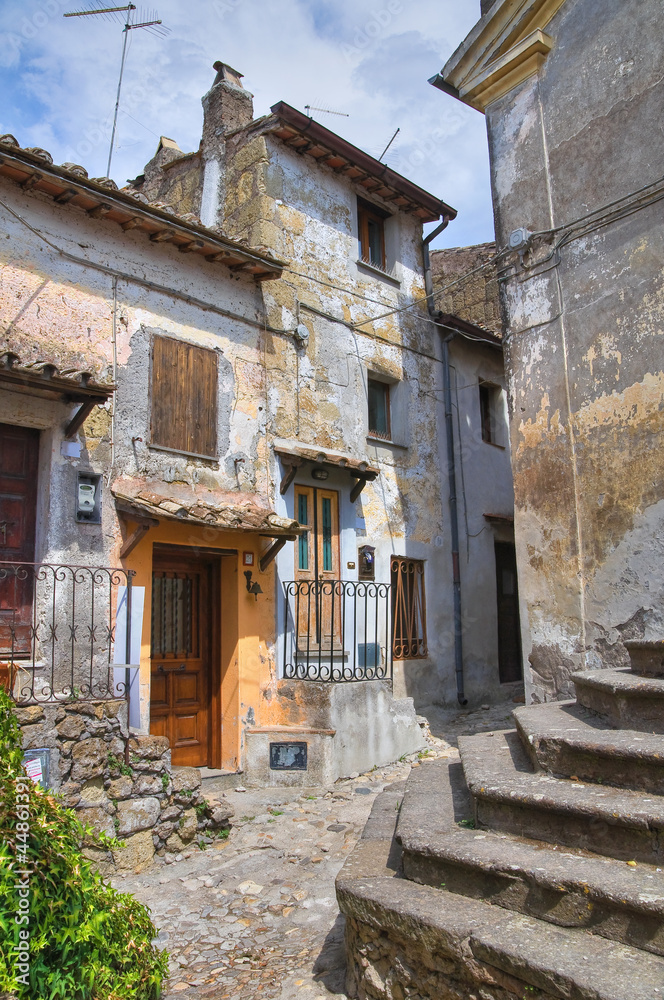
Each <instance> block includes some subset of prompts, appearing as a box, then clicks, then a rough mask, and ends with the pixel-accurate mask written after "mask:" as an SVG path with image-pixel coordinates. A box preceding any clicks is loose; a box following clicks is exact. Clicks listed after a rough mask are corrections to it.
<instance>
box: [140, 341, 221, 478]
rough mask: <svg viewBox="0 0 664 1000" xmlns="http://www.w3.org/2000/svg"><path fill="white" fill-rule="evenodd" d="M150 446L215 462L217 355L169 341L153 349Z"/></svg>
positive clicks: (185, 344) (156, 343) (203, 349)
mask: <svg viewBox="0 0 664 1000" xmlns="http://www.w3.org/2000/svg"><path fill="white" fill-rule="evenodd" d="M150 444H151V445H152V447H155V448H159V449H163V450H165V451H176V452H181V453H183V454H187V455H194V456H196V457H199V458H216V457H217V354H216V352H215V351H211V350H208V349H207V348H205V347H196V346H195V345H194V344H187V343H185V342H184V341H182V340H173V339H172V338H170V337H159V336H156V337H155V338H154V342H153V346H152V437H151V441H150Z"/></svg>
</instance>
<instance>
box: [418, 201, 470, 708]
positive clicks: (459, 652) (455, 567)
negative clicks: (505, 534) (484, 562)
mask: <svg viewBox="0 0 664 1000" xmlns="http://www.w3.org/2000/svg"><path fill="white" fill-rule="evenodd" d="M449 222H450V220H449V219H443V222H442V223H441V224H440V225H439V226H438V227H437V228H436V229H434V230H433V232H431V233H429V235H428V236H426V237H425V238H424V239H423V240H422V254H423V257H424V288H425V291H426V294H427V306H428V309H429V315H430V316H431V318H432V319H433V321H434V322H435V323H436V325H439V324H438V322H437V317H438V312H437V310H436V308H435V305H434V300H433V280H432V277H431V260H430V257H429V243H430V242H431V241H432V240H433V239H435V237H436V236H438V234H439V233H442V232H443V230H444V229H446V228H447V226H448V225H449ZM441 329H442V328H441ZM454 335H455V331H454V330H452V331H450V332H449V333H448V334H447V336H446V337H444V338H443V391H444V395H445V437H446V443H447V480H448V483H449V490H450V496H449V504H450V524H451V531H452V589H453V595H454V667H455V672H456V687H457V700H458V702H459V704H460V705H461V706H465V705H467V704H468V699H467V698H466V695H465V692H464V686H463V635H462V628H461V573H460V570H459V515H458V510H457V491H456V463H455V461H454V419H453V413H452V386H451V378H450V354H449V342H450V340H452V338H453V337H454Z"/></svg>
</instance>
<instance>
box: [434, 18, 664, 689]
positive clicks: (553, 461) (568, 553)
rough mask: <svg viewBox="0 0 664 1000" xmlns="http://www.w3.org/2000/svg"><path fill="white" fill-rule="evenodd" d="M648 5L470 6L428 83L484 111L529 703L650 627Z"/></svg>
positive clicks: (653, 300) (653, 615)
mask: <svg viewBox="0 0 664 1000" xmlns="http://www.w3.org/2000/svg"><path fill="white" fill-rule="evenodd" d="M661 13H662V11H661V4H660V3H658V2H657V0H642V2H638V3H637V2H627V3H626V2H620V0H608V2H603V3H599V2H598V0H557V2H554V3H544V4H542V3H537V2H528V3H524V4H520V5H514V4H511V3H508V2H507V0H505V2H500V0H496V2H494V3H488V2H484V0H483V3H482V14H483V16H482V19H481V20H480V21H479V22H478V24H477V25H476V26H475V28H474V29H473V30H472V32H471V33H470V35H469V36H468V37H467V39H466V40H465V41H464V42H463V43H462V44H461V45H460V47H459V48H458V49H457V51H456V52H455V53H454V55H453V56H452V57H451V59H450V60H449V61H448V63H447V64H446V66H445V67H444V68H443V70H442V71H441V73H440V75H439V76H437V77H435V78H434V79H433V80H432V81H431V82H432V83H434V85H435V86H437V87H440V89H441V90H443V91H444V92H445V93H447V94H451V95H452V96H454V97H456V98H457V99H459V100H461V101H463V102H465V103H466V104H469V105H470V106H471V107H474V108H476V109H477V110H478V111H480V112H483V113H484V114H485V115H486V121H487V129H488V135H489V148H490V155H491V179H492V187H493V198H494V212H495V221H496V239H497V244H498V247H499V248H500V252H501V259H500V265H499V280H500V284H501V289H502V303H503V308H504V316H505V323H506V326H505V356H506V368H507V375H508V385H509V400H510V414H511V441H512V463H513V470H514V485H515V494H516V511H515V524H516V543H517V556H518V572H519V583H520V588H521V593H522V595H523V600H524V613H523V615H522V621H523V625H524V628H523V645H524V659H525V660H526V662H527V661H530V665H531V670H530V672H529V676H528V678H527V682H528V687H529V691H530V695H531V697H532V698H534V699H536V700H547V699H556V698H560V697H564V696H568V695H569V694H570V691H571V686H570V680H569V678H570V674H571V673H572V672H573V671H575V670H580V669H584V668H585V669H591V668H598V667H616V666H622V665H626V664H627V663H628V660H627V656H626V652H625V649H624V646H623V641H624V640H626V639H643V638H645V639H656V638H659V637H661V635H662V624H663V622H662V607H663V606H664V604H663V600H662V598H663V590H662V588H663V583H664V575H663V571H662V565H663V564H664V562H663V560H662V554H663V553H662V541H661V539H662V537H663V526H662V518H663V517H664V500H663V499H662V498H663V495H664V481H663V466H662V462H661V457H660V444H661V435H662V427H663V423H662V421H663V419H664V418H663V414H664V406H663V405H662V400H663V396H662V392H663V386H664V375H663V374H662V369H663V364H662V356H663V355H662V349H661V343H660V342H661V334H662V328H663V322H664V320H663V316H664V293H663V286H662V257H663V253H662V249H663V247H662V243H663V238H664V236H663V229H662V215H661V196H662V181H661V176H660V175H661V173H662V171H661V168H660V164H661V161H662V152H663V146H664V140H663V138H662V132H661V129H660V128H659V127H658V125H657V123H658V122H659V121H660V119H661V115H662V107H663V86H664V85H663V84H662V81H661V53H660V48H661V47H660V45H659V35H660V33H661Z"/></svg>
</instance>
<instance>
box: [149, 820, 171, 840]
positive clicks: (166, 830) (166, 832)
mask: <svg viewBox="0 0 664 1000" xmlns="http://www.w3.org/2000/svg"><path fill="white" fill-rule="evenodd" d="M173 830H175V823H160V824H159V826H155V827H154V829H153V831H152V832H153V833H156V835H157V836H158V837H159V839H160V840H168V838H169V837H170V835H171V834H172V833H173Z"/></svg>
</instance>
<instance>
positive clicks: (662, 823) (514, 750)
mask: <svg viewBox="0 0 664 1000" xmlns="http://www.w3.org/2000/svg"><path fill="white" fill-rule="evenodd" d="M459 751H460V754H461V761H462V764H463V770H464V776H465V779H466V783H467V785H468V788H469V790H470V793H471V795H472V797H473V800H474V804H475V819H476V822H477V824H478V825H479V826H485V827H489V828H490V829H493V830H500V831H501V832H503V833H514V834H517V835H519V836H523V837H528V838H530V839H533V840H543V841H546V842H547V843H557V844H564V845H566V846H568V847H578V848H582V849H584V850H588V851H592V852H594V853H596V854H604V855H607V856H608V857H614V858H622V859H624V860H626V861H629V860H636V861H645V862H646V863H647V864H655V865H657V864H660V863H662V862H663V861H664V797H663V796H661V795H653V794H652V793H646V792H636V791H627V790H624V789H619V788H611V787H609V786H605V785H592V784H586V783H584V782H580V781H566V780H564V779H562V778H554V777H553V776H552V775H550V774H546V773H535V772H534V770H533V765H532V764H531V762H530V760H529V759H528V757H527V755H526V752H525V750H524V748H523V746H522V744H521V741H520V740H519V737H518V735H517V733H516V732H515V731H509V732H501V733H481V734H477V735H475V736H462V737H459Z"/></svg>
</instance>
